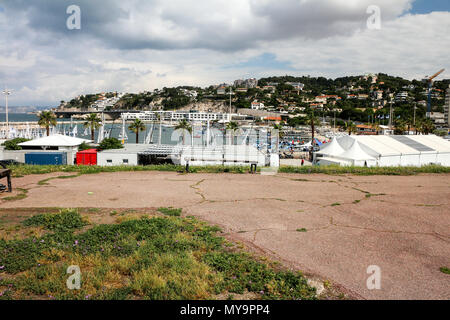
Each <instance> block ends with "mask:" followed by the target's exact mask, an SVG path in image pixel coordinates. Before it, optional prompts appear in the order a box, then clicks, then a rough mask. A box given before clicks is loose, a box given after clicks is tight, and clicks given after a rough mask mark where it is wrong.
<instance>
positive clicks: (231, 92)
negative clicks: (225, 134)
mask: <svg viewBox="0 0 450 320" xmlns="http://www.w3.org/2000/svg"><path fill="white" fill-rule="evenodd" d="M232 94H233V88H232V87H230V122H231V113H232V107H231V95H232Z"/></svg>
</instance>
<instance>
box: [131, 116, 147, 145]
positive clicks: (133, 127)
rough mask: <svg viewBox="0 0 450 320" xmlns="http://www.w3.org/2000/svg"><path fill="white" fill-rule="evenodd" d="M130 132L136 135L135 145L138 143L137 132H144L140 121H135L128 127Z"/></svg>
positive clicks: (143, 125) (143, 126)
mask: <svg viewBox="0 0 450 320" xmlns="http://www.w3.org/2000/svg"><path fill="white" fill-rule="evenodd" d="M128 129H130V130H131V131H132V132H134V133H135V134H136V144H138V143H139V132H140V131H145V129H146V127H145V124H144V123H143V122H142V121H141V120H140V119H136V120H134V122H133V123H132V124H131V125H130V126H129V127H128Z"/></svg>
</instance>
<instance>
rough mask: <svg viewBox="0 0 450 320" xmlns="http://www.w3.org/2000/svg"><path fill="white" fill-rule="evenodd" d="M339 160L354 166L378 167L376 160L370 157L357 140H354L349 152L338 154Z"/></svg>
mask: <svg viewBox="0 0 450 320" xmlns="http://www.w3.org/2000/svg"><path fill="white" fill-rule="evenodd" d="M337 158H341V159H344V160H348V161H349V162H350V163H351V164H352V165H354V166H368V167H372V166H375V165H376V159H375V158H374V157H371V156H370V155H368V154H367V153H366V152H365V151H364V150H363V149H362V148H361V146H360V145H359V142H358V141H357V140H354V142H353V144H352V146H351V147H350V149H348V150H347V151H345V152H343V153H341V154H338V155H337Z"/></svg>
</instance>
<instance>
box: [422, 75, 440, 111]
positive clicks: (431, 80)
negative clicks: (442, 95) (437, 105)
mask: <svg viewBox="0 0 450 320" xmlns="http://www.w3.org/2000/svg"><path fill="white" fill-rule="evenodd" d="M444 71H445V69H442V70H441V71H439V72H436V73H435V74H434V75H432V76H431V77H429V78H428V77H427V78H426V79H425V80H424V81H426V82H428V108H427V118H430V117H431V93H432V90H433V80H434V79H435V78H437V77H438V76H439V75H440V74H441V73H443V72H444Z"/></svg>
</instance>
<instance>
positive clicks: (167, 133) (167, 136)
mask: <svg viewBox="0 0 450 320" xmlns="http://www.w3.org/2000/svg"><path fill="white" fill-rule="evenodd" d="M8 118H9V122H10V123H13V122H37V121H38V120H39V118H38V117H37V116H36V115H34V114H27V113H10V114H8ZM0 122H6V115H5V114H4V113H0ZM121 125H122V124H121V123H120V122H116V123H115V124H106V125H105V129H106V130H107V131H110V132H111V133H110V136H111V137H114V138H120V135H121V132H122V129H121ZM76 126H77V131H78V133H77V136H78V137H79V138H85V139H90V136H91V134H90V131H89V130H86V129H85V128H84V127H83V125H82V124H77V125H76ZM58 130H59V131H60V132H66V134H69V133H70V132H72V130H73V127H70V119H58ZM150 130H151V126H150V125H147V126H146V130H145V131H144V132H140V134H139V142H140V143H144V141H145V137H146V136H147V135H148V134H149V133H150ZM198 130H199V129H197V131H196V135H201V129H200V132H198ZM126 132H127V136H128V142H129V143H135V141H136V135H135V134H134V133H133V132H131V131H130V130H129V129H128V128H127V130H126ZM172 132H173V128H171V127H166V126H163V129H162V143H164V144H176V142H174V141H172V139H171V137H172ZM158 135H159V126H158V125H155V126H154V129H153V134H152V136H153V139H152V141H153V143H156V142H157V141H158V139H159V138H158ZM97 137H98V130H97V131H96V133H95V139H97ZM196 140H197V139H196ZM199 140H201V139H199ZM199 140H197V141H199Z"/></svg>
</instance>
